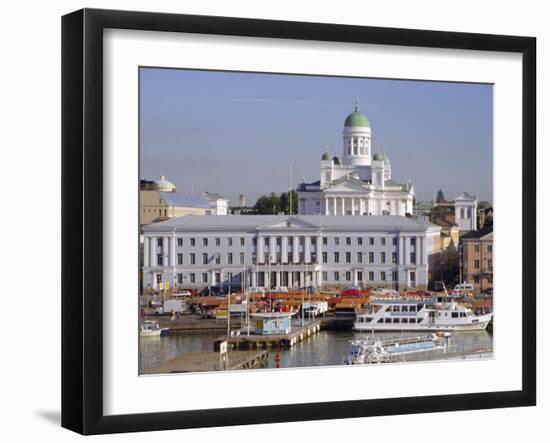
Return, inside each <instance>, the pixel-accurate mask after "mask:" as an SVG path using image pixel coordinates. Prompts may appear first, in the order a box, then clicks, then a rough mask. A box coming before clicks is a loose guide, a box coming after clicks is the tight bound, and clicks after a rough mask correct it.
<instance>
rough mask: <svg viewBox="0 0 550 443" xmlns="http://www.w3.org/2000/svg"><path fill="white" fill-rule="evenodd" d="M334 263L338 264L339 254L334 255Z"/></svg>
mask: <svg viewBox="0 0 550 443" xmlns="http://www.w3.org/2000/svg"><path fill="white" fill-rule="evenodd" d="M334 263H340V254H339V253H338V252H335V253H334Z"/></svg>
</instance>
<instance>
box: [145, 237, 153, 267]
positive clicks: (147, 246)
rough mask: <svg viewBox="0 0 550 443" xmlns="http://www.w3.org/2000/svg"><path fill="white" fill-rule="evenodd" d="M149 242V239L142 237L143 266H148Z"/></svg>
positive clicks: (149, 258) (149, 257)
mask: <svg viewBox="0 0 550 443" xmlns="http://www.w3.org/2000/svg"><path fill="white" fill-rule="evenodd" d="M150 242H151V239H150V238H149V237H144V239H143V266H144V267H146V266H150V264H149V263H150V260H151V256H150V252H149V244H150Z"/></svg>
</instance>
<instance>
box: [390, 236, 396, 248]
mask: <svg viewBox="0 0 550 443" xmlns="http://www.w3.org/2000/svg"><path fill="white" fill-rule="evenodd" d="M391 244H392V245H393V246H397V237H393V238H392V239H391Z"/></svg>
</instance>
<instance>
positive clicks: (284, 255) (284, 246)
mask: <svg viewBox="0 0 550 443" xmlns="http://www.w3.org/2000/svg"><path fill="white" fill-rule="evenodd" d="M281 263H288V236H286V235H283V237H282V238H281Z"/></svg>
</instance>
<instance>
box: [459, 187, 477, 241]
mask: <svg viewBox="0 0 550 443" xmlns="http://www.w3.org/2000/svg"><path fill="white" fill-rule="evenodd" d="M454 203H455V223H456V224H457V225H458V228H459V229H460V231H476V230H477V198H476V196H475V195H470V194H468V193H467V192H463V193H462V194H460V195H459V196H458V197H456V198H455V199H454Z"/></svg>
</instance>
